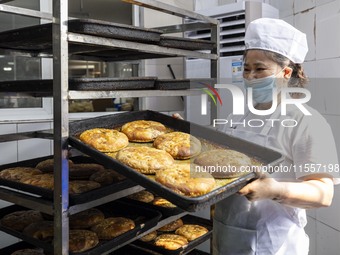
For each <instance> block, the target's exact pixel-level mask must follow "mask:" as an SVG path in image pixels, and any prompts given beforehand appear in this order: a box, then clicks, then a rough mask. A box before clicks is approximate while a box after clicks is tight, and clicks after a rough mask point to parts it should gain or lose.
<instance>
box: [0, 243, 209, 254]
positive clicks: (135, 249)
mask: <svg viewBox="0 0 340 255" xmlns="http://www.w3.org/2000/svg"><path fill="white" fill-rule="evenodd" d="M0 254H1V253H0ZM182 254H188V255H209V253H206V252H204V251H200V250H197V249H194V250H192V251H190V252H189V253H182ZM110 255H162V254H161V253H158V252H155V251H151V250H148V249H145V248H142V247H139V246H135V245H133V244H129V245H126V246H124V247H123V248H120V249H118V250H116V251H114V252H112V253H110Z"/></svg>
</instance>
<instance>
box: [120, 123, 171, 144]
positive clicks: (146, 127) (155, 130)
mask: <svg viewBox="0 0 340 255" xmlns="http://www.w3.org/2000/svg"><path fill="white" fill-rule="evenodd" d="M121 131H122V132H123V133H124V134H126V135H127V137H128V138H129V141H131V142H152V141H153V140H155V138H156V137H157V136H159V135H162V134H164V133H165V132H166V127H165V126H164V125H163V124H162V123H159V122H157V121H152V120H136V121H132V122H128V123H126V124H124V125H123V126H122V129H121Z"/></svg>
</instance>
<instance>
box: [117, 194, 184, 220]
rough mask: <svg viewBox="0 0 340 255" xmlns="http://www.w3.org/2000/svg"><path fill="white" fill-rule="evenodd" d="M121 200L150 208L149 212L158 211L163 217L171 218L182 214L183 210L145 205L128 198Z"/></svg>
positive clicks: (150, 204)
mask: <svg viewBox="0 0 340 255" xmlns="http://www.w3.org/2000/svg"><path fill="white" fill-rule="evenodd" d="M121 200H122V201H126V202H129V203H135V204H136V205H139V206H143V207H146V208H150V209H151V210H156V211H159V212H161V213H162V215H163V216H172V215H176V214H180V213H183V212H184V210H183V209H181V208H179V207H177V206H176V207H163V206H158V205H154V204H152V202H150V203H145V202H142V201H138V200H134V199H131V198H128V197H124V198H121Z"/></svg>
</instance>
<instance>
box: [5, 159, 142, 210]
mask: <svg viewBox="0 0 340 255" xmlns="http://www.w3.org/2000/svg"><path fill="white" fill-rule="evenodd" d="M52 157H53V156H47V157H41V158H35V159H30V160H24V161H20V162H16V163H11V164H5V165H1V166H0V171H1V170H4V169H6V168H10V167H16V166H27V167H35V166H36V165H37V163H39V162H41V161H43V160H46V159H49V158H52ZM70 159H71V160H72V161H74V162H75V163H98V162H97V161H96V160H94V159H93V158H90V157H87V156H76V157H71V158H70ZM99 164H100V163H99ZM0 185H1V186H5V187H9V188H13V189H16V190H21V191H25V192H29V193H31V194H35V195H39V196H41V197H43V198H46V199H49V200H53V190H49V189H45V188H41V187H36V186H33V185H28V184H24V183H19V182H15V181H9V180H4V179H0ZM134 186H136V183H134V182H133V181H131V180H129V179H125V180H122V181H119V182H114V183H112V184H109V185H106V186H101V187H100V188H98V189H94V190H90V191H88V192H84V193H81V194H70V195H69V203H70V205H75V204H82V203H87V202H89V201H92V200H96V199H100V198H102V197H105V196H108V195H110V194H113V193H115V192H118V191H122V190H124V189H128V188H132V187H134Z"/></svg>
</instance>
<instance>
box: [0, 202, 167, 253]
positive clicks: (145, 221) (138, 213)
mask: <svg viewBox="0 0 340 255" xmlns="http://www.w3.org/2000/svg"><path fill="white" fill-rule="evenodd" d="M96 208H98V209H99V210H101V211H102V212H103V213H104V214H105V217H106V218H107V217H127V218H130V219H132V220H134V221H135V225H136V226H135V228H134V229H132V230H130V231H128V232H126V233H124V234H122V235H120V236H117V237H116V238H114V239H111V240H100V241H99V244H98V245H97V246H96V247H94V248H92V249H91V250H88V251H85V252H81V253H70V254H78V255H97V254H103V253H104V252H106V251H108V250H110V249H112V248H114V247H118V246H120V245H122V244H124V243H126V242H128V241H129V240H131V239H132V238H135V237H136V236H138V235H141V234H142V233H144V232H145V231H148V230H149V229H151V228H153V227H155V226H156V225H157V223H158V221H159V220H160V218H161V217H162V214H161V213H160V212H158V211H154V210H150V209H147V208H143V207H140V206H136V205H134V204H129V203H126V202H123V201H114V202H110V203H107V204H105V205H101V206H97V207H96ZM26 209H27V208H25V207H22V206H18V205H13V206H8V207H5V208H2V209H0V218H2V217H4V216H5V215H6V214H9V213H11V212H15V211H19V210H26ZM27 210H28V209H27ZM0 230H1V231H4V232H6V233H8V234H11V235H13V236H16V237H18V238H20V239H21V240H23V241H25V242H28V243H30V244H32V245H35V246H36V247H40V248H42V249H44V250H45V251H48V252H51V251H53V245H52V243H50V242H44V241H41V240H38V239H35V238H32V237H29V236H26V235H24V234H22V233H21V232H19V231H15V230H12V229H9V228H6V227H4V226H1V224H0Z"/></svg>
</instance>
